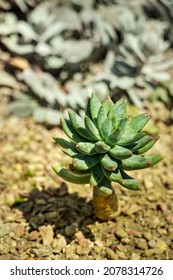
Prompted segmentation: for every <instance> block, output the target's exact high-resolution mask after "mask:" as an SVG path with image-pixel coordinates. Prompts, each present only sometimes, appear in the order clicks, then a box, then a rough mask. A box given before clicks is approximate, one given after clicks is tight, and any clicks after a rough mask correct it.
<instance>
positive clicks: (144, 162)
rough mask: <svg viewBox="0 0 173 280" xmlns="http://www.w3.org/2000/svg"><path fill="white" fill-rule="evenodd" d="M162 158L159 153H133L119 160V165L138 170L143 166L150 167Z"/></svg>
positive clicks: (122, 167)
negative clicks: (144, 154)
mask: <svg viewBox="0 0 173 280" xmlns="http://www.w3.org/2000/svg"><path fill="white" fill-rule="evenodd" d="M162 159H163V157H162V156H160V155H147V156H140V155H133V156H131V157H130V158H127V159H124V160H122V161H121V162H120V164H119V166H120V168H121V169H125V170H138V169H143V168H148V167H152V166H154V165H155V164H157V163H158V162H159V161H161V160H162Z"/></svg>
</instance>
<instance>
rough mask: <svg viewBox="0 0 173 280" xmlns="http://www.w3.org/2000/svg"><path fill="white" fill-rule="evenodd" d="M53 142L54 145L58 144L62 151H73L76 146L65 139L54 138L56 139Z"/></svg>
mask: <svg viewBox="0 0 173 280" xmlns="http://www.w3.org/2000/svg"><path fill="white" fill-rule="evenodd" d="M54 140H55V142H56V143H58V144H60V145H61V146H62V147H63V148H64V149H68V148H70V149H75V148H76V144H75V143H74V142H72V141H69V140H67V139H63V138H60V137H56V138H54Z"/></svg>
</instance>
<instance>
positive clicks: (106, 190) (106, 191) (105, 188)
mask: <svg viewBox="0 0 173 280" xmlns="http://www.w3.org/2000/svg"><path fill="white" fill-rule="evenodd" d="M96 188H97V189H98V191H99V194H100V195H101V196H109V195H111V194H112V192H113V189H112V186H111V182H110V181H109V180H108V179H107V178H105V177H104V178H103V180H102V181H101V182H100V184H99V185H98V186H96Z"/></svg>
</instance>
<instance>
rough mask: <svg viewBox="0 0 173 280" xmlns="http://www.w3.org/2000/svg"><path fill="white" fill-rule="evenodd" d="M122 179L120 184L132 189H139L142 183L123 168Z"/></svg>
mask: <svg viewBox="0 0 173 280" xmlns="http://www.w3.org/2000/svg"><path fill="white" fill-rule="evenodd" d="M121 175H122V180H120V181H119V184H120V185H121V186H123V187H125V188H127V189H130V190H138V189H139V186H140V185H141V184H140V183H139V182H138V181H137V180H136V179H134V178H132V177H130V176H129V175H128V174H127V173H125V172H124V171H123V170H121Z"/></svg>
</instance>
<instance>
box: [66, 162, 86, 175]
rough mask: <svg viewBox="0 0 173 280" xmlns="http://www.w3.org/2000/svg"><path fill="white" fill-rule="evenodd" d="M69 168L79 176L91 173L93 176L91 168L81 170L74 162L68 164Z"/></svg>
mask: <svg viewBox="0 0 173 280" xmlns="http://www.w3.org/2000/svg"><path fill="white" fill-rule="evenodd" d="M68 168H69V170H70V171H72V172H73V173H75V174H76V175H78V176H80V175H90V176H91V169H87V170H79V169H76V168H75V167H74V165H73V164H72V163H71V164H69V165H68Z"/></svg>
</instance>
